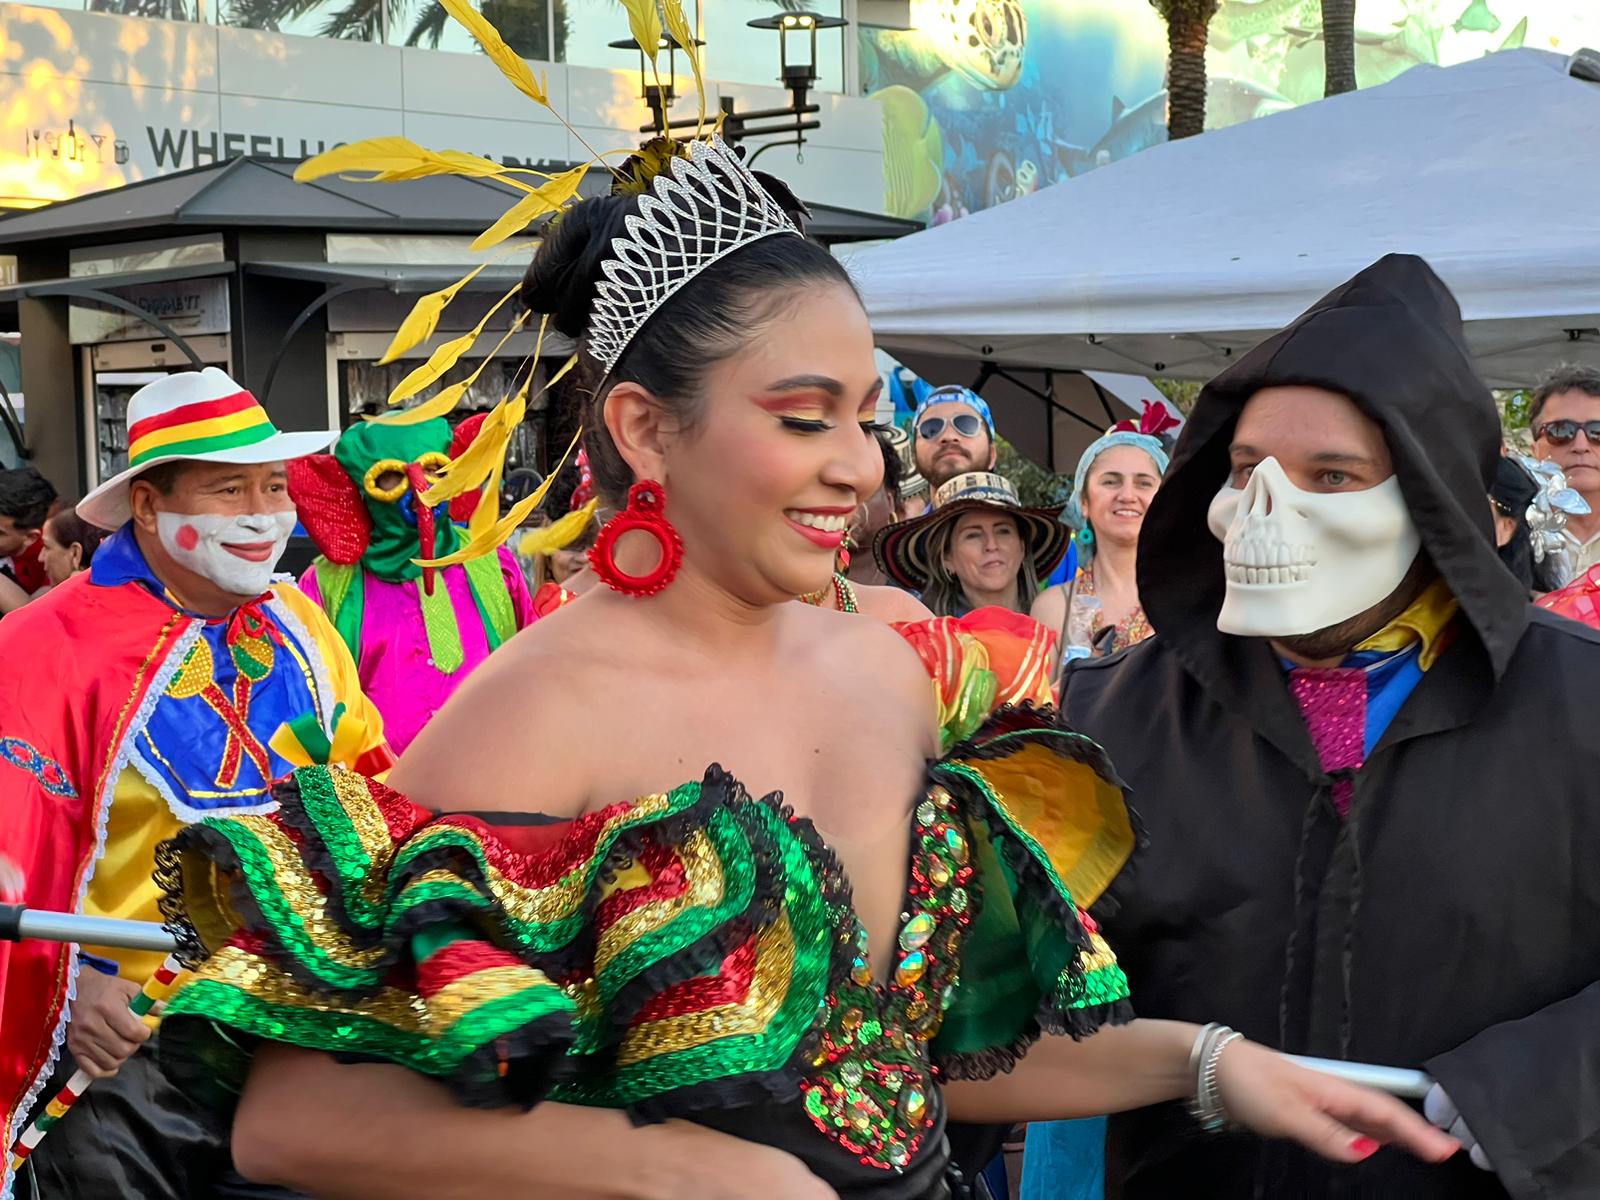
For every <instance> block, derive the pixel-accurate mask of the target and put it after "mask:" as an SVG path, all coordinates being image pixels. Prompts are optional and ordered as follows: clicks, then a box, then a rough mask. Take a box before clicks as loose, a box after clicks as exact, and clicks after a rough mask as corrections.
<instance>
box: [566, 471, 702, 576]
mask: <svg viewBox="0 0 1600 1200" xmlns="http://www.w3.org/2000/svg"><path fill="white" fill-rule="evenodd" d="M635 530H639V531H641V532H644V533H648V534H649V535H650V536H651V537H653V538H655V540H656V543H657V544H658V545H659V546H660V547H661V561H660V562H659V563H657V564H656V567H655V570H653V571H651V572H650V573H649V574H648V575H629V574H627V573H626V572H625V571H623V569H622V568H621V567H619V566H618V565H617V557H616V550H617V540H618V539H619V538H620V537H622V535H623V534H625V533H632V532H634V531H635ZM682 563H683V539H682V538H681V537H679V536H678V531H677V530H676V529H674V528H673V527H672V522H670V521H668V520H667V493H666V489H664V488H663V487H662V486H661V485H660V484H659V483H657V482H656V481H655V480H653V479H641V480H640V481H639V482H638V483H636V484H634V485H633V486H632V487H631V488H629V489H628V507H627V508H625V509H624V510H623V511H621V512H619V513H618V514H617V515H616V516H614V517H612V518H611V520H609V521H607V522H606V523H605V525H604V526H602V527H601V529H600V532H599V534H597V535H596V536H595V539H594V545H593V546H591V547H590V548H589V565H590V566H592V567H593V568H594V573H595V574H596V575H598V576H599V577H600V578H601V579H602V580H603V581H604V582H605V585H606V586H607V587H609V588H610V589H611V590H612V591H614V592H621V593H622V594H623V595H624V596H654V595H655V594H656V593H657V592H659V591H660V590H661V589H662V588H664V587H666V586H667V584H669V583H671V582H672V581H673V579H675V578H676V577H677V574H678V567H679V566H680V565H681V564H682Z"/></svg>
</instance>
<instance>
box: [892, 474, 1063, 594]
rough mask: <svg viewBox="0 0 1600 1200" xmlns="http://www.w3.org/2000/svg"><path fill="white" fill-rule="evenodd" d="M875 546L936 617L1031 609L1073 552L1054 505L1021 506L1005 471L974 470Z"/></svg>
mask: <svg viewBox="0 0 1600 1200" xmlns="http://www.w3.org/2000/svg"><path fill="white" fill-rule="evenodd" d="M872 552H873V554H874V555H875V556H876V558H877V560H878V566H879V567H880V569H882V570H883V571H884V573H885V574H887V575H888V576H889V577H890V578H891V579H893V580H894V581H895V582H896V583H898V584H899V585H900V586H901V587H903V588H907V589H909V590H911V591H914V592H920V593H921V595H922V602H923V603H924V604H926V605H927V606H928V608H929V609H930V610H931V611H932V612H933V613H934V615H935V616H941V617H962V616H965V615H967V614H968V613H970V612H973V611H975V610H977V609H980V608H986V607H997V608H1005V609H1010V610H1011V611H1012V612H1017V613H1026V612H1027V611H1028V605H1029V604H1030V603H1031V602H1032V600H1033V598H1034V596H1035V595H1037V594H1038V591H1039V580H1040V579H1041V578H1043V577H1045V576H1047V575H1049V574H1050V572H1051V571H1053V570H1054V569H1055V567H1056V564H1057V563H1059V562H1060V561H1061V556H1062V555H1063V554H1065V553H1066V552H1067V531H1066V529H1064V528H1063V527H1062V525H1061V523H1060V522H1059V521H1057V520H1056V511H1055V510H1054V509H1043V508H1024V507H1022V504H1021V502H1020V501H1019V500H1018V499H1017V492H1016V489H1015V488H1014V487H1012V486H1011V481H1010V480H1009V479H1007V478H1006V477H1005V476H1003V475H996V474H994V473H993V472H990V471H969V472H967V473H966V474H965V475H957V476H956V477H955V478H953V479H951V480H950V481H949V482H947V483H946V484H945V485H944V486H943V487H941V488H940V489H939V491H938V493H937V494H936V496H935V499H934V507H933V511H932V512H929V513H927V514H926V515H924V516H921V517H918V518H917V519H916V520H914V521H903V522H901V523H900V524H898V525H890V526H887V527H886V528H884V529H881V530H879V531H878V535H877V537H876V538H874V539H873V545H872Z"/></svg>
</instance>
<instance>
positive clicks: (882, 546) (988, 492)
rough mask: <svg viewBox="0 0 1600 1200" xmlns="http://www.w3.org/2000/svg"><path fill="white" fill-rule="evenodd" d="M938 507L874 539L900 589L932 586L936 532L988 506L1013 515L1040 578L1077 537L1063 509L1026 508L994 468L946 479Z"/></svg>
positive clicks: (879, 555) (937, 498)
mask: <svg viewBox="0 0 1600 1200" xmlns="http://www.w3.org/2000/svg"><path fill="white" fill-rule="evenodd" d="M933 505H934V506H933V508H932V510H930V511H929V512H927V513H926V514H924V515H923V516H920V517H917V518H915V519H914V520H910V521H901V522H900V523H899V524H897V525H889V526H886V527H885V528H883V529H880V530H879V531H878V536H877V537H875V538H873V540H872V554H873V557H874V558H876V559H877V560H878V567H879V569H881V570H882V571H883V573H884V574H885V575H887V576H888V577H889V578H890V579H893V580H894V581H895V582H896V583H898V584H899V585H900V586H901V587H904V588H909V589H911V590H912V591H916V592H920V591H922V590H923V589H924V588H926V587H927V586H928V580H929V578H930V577H931V575H932V571H933V565H932V556H931V552H930V547H931V545H932V542H933V535H934V533H935V532H936V531H938V530H939V529H941V528H943V527H944V526H945V525H948V524H950V523H951V522H953V521H955V519H956V518H957V517H959V516H960V515H961V514H962V513H965V512H971V511H973V510H974V509H985V508H987V509H997V510H999V511H1001V512H1004V513H1005V514H1006V515H1007V516H1010V517H1012V518H1014V519H1015V520H1016V522H1017V528H1018V529H1019V530H1020V531H1021V533H1022V540H1023V542H1024V543H1025V544H1026V545H1027V547H1028V554H1029V556H1030V557H1032V559H1033V569H1034V573H1035V574H1036V575H1037V576H1038V577H1039V578H1040V579H1043V578H1045V577H1046V576H1048V575H1049V574H1050V572H1051V571H1053V570H1055V568H1056V565H1057V564H1058V563H1060V561H1061V558H1062V556H1063V555H1065V554H1066V552H1067V542H1068V540H1069V538H1070V537H1071V536H1072V534H1071V530H1069V529H1068V528H1067V527H1066V526H1065V525H1063V524H1062V523H1061V521H1060V515H1061V510H1060V509H1059V508H1024V507H1023V506H1022V501H1021V500H1019V499H1018V498H1017V489H1016V488H1014V487H1013V486H1012V485H1011V481H1010V480H1009V479H1007V478H1006V477H1005V476H1004V475H996V474H995V473H994V472H992V471H967V472H965V473H964V474H961V475H957V476H956V477H955V478H953V479H949V480H947V481H946V482H945V483H944V485H943V486H942V487H940V488H939V490H938V491H937V492H936V493H935V494H934V500H933Z"/></svg>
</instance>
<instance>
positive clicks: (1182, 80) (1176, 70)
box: [1150, 0, 1219, 141]
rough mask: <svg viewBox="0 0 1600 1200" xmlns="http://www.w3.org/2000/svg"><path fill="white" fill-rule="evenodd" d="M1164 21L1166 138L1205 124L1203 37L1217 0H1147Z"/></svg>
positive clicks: (1194, 130)
mask: <svg viewBox="0 0 1600 1200" xmlns="http://www.w3.org/2000/svg"><path fill="white" fill-rule="evenodd" d="M1150 3H1151V4H1153V5H1155V7H1156V11H1158V12H1159V13H1160V14H1161V19H1162V20H1164V21H1165V22H1166V23H1167V138H1168V139H1169V140H1171V141H1176V140H1177V139H1178V138H1183V137H1193V136H1194V135H1195V134H1197V133H1201V132H1203V131H1204V130H1205V127H1206V39H1207V36H1208V34H1209V32H1210V28H1211V18H1212V17H1214V16H1216V15H1217V6H1218V3H1219V0H1150Z"/></svg>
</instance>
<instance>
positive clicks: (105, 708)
mask: <svg viewBox="0 0 1600 1200" xmlns="http://www.w3.org/2000/svg"><path fill="white" fill-rule="evenodd" d="M333 436H334V435H333V433H331V432H328V433H280V432H278V430H277V429H276V428H275V427H274V426H273V424H272V421H271V420H270V418H269V417H268V416H267V413H266V410H265V409H264V408H262V406H261V405H260V404H259V403H258V402H257V401H256V399H255V397H254V396H252V395H251V394H250V393H249V392H248V391H246V390H245V389H244V388H243V387H241V386H240V385H239V384H238V383H236V382H234V381H233V380H232V379H230V378H229V377H228V376H227V374H225V373H224V372H222V371H220V370H217V369H216V368H206V369H205V370H203V371H200V372H185V373H182V374H175V375H171V376H168V377H166V378H164V379H161V380H159V381H157V382H154V383H151V384H149V385H147V386H146V387H144V388H142V389H140V391H139V392H137V393H136V394H135V395H134V396H133V398H132V399H131V401H130V402H129V406H128V442H129V451H128V455H129V466H128V468H127V469H126V470H124V471H122V472H121V473H120V474H118V475H116V476H115V477H113V478H112V479H109V480H107V481H106V482H105V483H103V484H102V485H101V486H100V487H98V488H97V489H95V491H93V492H91V493H90V494H89V496H88V497H87V498H86V499H85V500H84V501H83V502H82V503H81V504H80V505H79V506H78V512H79V514H80V515H81V516H82V517H84V519H86V520H88V521H91V522H93V523H94V524H97V525H101V526H103V527H105V528H107V529H112V530H115V532H114V533H112V534H111V536H110V537H108V538H107V539H106V540H105V541H104V542H102V543H101V545H100V548H99V551H98V552H97V553H96V555H95V560H94V562H93V564H92V565H91V567H90V569H89V570H88V571H87V572H84V573H82V574H80V575H78V576H75V577H74V578H73V579H71V580H69V581H68V582H66V583H65V584H62V585H61V586H60V587H57V588H55V589H53V590H52V591H51V592H50V593H49V595H47V596H46V597H44V598H43V599H42V600H39V601H38V602H36V603H34V604H30V605H28V606H27V608H26V610H23V611H21V612H18V613H17V614H15V615H14V616H13V617H9V618H7V620H6V621H5V623H4V625H3V627H0V658H3V659H4V661H5V663H6V666H7V669H6V671H5V672H4V676H3V678H0V732H3V733H4V734H5V745H7V746H11V747H25V750H22V751H20V752H19V753H16V754H13V755H11V756H9V757H8V760H7V761H8V762H10V763H11V764H12V765H9V766H5V765H0V855H3V856H4V857H8V858H10V859H12V860H13V861H14V862H15V863H16V864H17V865H18V867H19V868H21V870H22V872H23V873H24V875H25V877H26V880H27V883H26V896H25V899H26V903H27V904H28V906H29V907H33V908H43V909H55V910H74V911H78V912H82V913H84V914H87V915H91V916H107V917H120V918H126V919H132V920H139V921H156V922H159V921H161V920H162V913H161V910H160V907H159V904H158V897H159V895H160V892H159V888H158V886H157V884H156V883H155V880H154V878H153V876H154V873H155V871H156V868H157V847H158V846H159V845H160V844H161V842H163V841H164V840H166V839H167V838H169V837H171V836H172V835H173V834H175V833H176V832H177V831H178V829H179V827H180V826H181V825H183V824H187V823H191V822H195V821H200V820H203V819H205V818H206V817H208V816H211V815H237V814H239V813H241V812H262V811H266V810H267V809H269V808H270V807H273V802H272V799H271V796H270V794H269V792H268V788H269V785H270V784H271V782H272V781H273V780H274V779H276V778H279V777H281V776H282V775H284V774H286V773H288V772H289V771H290V770H292V769H293V768H294V767H295V766H297V765H301V764H302V763H303V762H306V761H312V760H315V761H327V762H339V763H343V764H344V765H348V766H352V767H355V768H356V769H359V770H362V771H364V772H366V773H368V774H375V773H378V772H381V771H384V770H386V769H387V767H388V766H389V765H390V764H391V763H392V761H393V758H392V755H390V753H389V750H388V747H387V744H386V743H385V741H384V737H383V725H382V719H381V718H380V717H379V715H378V712H377V710H376V709H375V708H373V707H372V705H371V704H370V703H369V702H368V701H367V699H366V698H365V696H364V695H363V694H362V691H361V686H360V682H359V679H358V676H357V673H356V667H355V664H354V662H352V661H351V658H350V654H349V651H348V650H347V649H346V648H345V644H344V642H343V640H342V639H341V638H340V637H339V636H338V634H337V633H336V632H335V631H334V629H333V627H332V625H331V624H330V623H329V622H328V620H327V618H326V617H325V616H324V615H323V612H322V609H321V608H320V607H318V606H317V605H316V604H315V603H313V602H312V601H311V600H310V599H308V598H307V597H306V596H304V595H302V594H301V593H300V592H299V591H298V590H296V589H295V587H294V586H293V585H292V584H290V583H285V582H274V580H273V571H274V568H275V566H276V564H277V562H278V558H279V556H280V555H281V554H282V553H283V550H284V546H285V543H286V542H287V541H288V538H289V535H290V533H291V531H292V530H293V529H294V525H295V511H294V505H293V502H292V501H291V500H290V498H289V492H288V485H287V479H286V475H285V470H284V460H285V459H288V458H293V457H297V456H299V455H303V454H308V453H311V452H312V451H315V450H319V449H321V448H323V447H324V446H326V445H327V444H328V443H329V442H330V441H331V440H332V439H333ZM17 765H24V766H25V769H23V770H18V769H16V767H17ZM21 949H27V950H29V953H30V954H31V955H32V957H31V958H24V959H23V960H22V961H21V962H20V963H19V961H18V959H17V957H16V956H15V955H14V956H13V959H12V962H11V963H10V966H9V969H8V971H7V972H6V974H5V994H4V996H3V997H0V1003H3V1004H4V1011H5V1013H6V1022H7V1026H8V1028H7V1029H6V1031H5V1032H6V1034H7V1035H10V1034H12V1033H13V1032H15V1033H17V1034H18V1035H20V1038H19V1040H20V1041H21V1042H22V1043H23V1044H25V1045H27V1046H28V1047H30V1055H28V1056H24V1055H15V1056H12V1055H6V1056H0V1063H3V1064H5V1066H4V1067H0V1112H4V1114H5V1129H4V1134H5V1137H6V1142H5V1144H6V1145H8V1146H9V1145H10V1144H11V1141H12V1139H14V1138H15V1136H16V1134H17V1133H18V1132H19V1129H20V1126H21V1123H22V1122H23V1121H24V1120H26V1119H27V1116H28V1110H29V1109H30V1107H31V1108H32V1109H34V1110H35V1112H36V1111H37V1109H38V1108H39V1107H40V1106H41V1105H42V1104H43V1102H44V1101H46V1100H48V1099H49V1098H50V1097H51V1096H52V1095H53V1094H54V1093H55V1090H56V1089H57V1087H58V1086H59V1084H60V1082H63V1081H64V1080H65V1078H66V1077H67V1075H68V1074H70V1071H71V1068H72V1067H73V1066H77V1067H81V1068H82V1069H83V1070H84V1071H85V1072H87V1073H88V1074H89V1075H90V1076H91V1078H94V1079H96V1080H99V1081H101V1082H100V1083H98V1085H97V1086H96V1088H95V1090H94V1092H93V1093H92V1099H91V1100H89V1101H88V1102H86V1103H85V1104H83V1105H79V1106H78V1108H77V1109H75V1110H74V1111H73V1113H72V1116H71V1119H70V1120H68V1121H64V1122H63V1123H62V1125H61V1127H60V1128H59V1129H58V1130H55V1131H54V1132H53V1133H52V1135H51V1137H50V1138H48V1139H47V1140H46V1141H44V1142H43V1143H41V1144H40V1146H39V1148H38V1150H37V1151H36V1152H35V1153H34V1154H33V1155H32V1156H31V1157H30V1158H29V1159H28V1161H27V1165H26V1167H25V1170H26V1171H27V1172H29V1173H31V1174H32V1175H33V1176H34V1179H33V1181H32V1182H33V1183H34V1185H35V1187H36V1191H37V1193H38V1194H40V1195H45V1196H59V1197H63V1198H68V1197H80V1196H81V1197H89V1196H99V1195H104V1194H105V1189H106V1188H107V1187H113V1186H114V1187H115V1189H116V1190H117V1191H118V1192H119V1194H126V1195H130V1196H131V1195H137V1196H141V1197H146V1198H156V1200H164V1198H171V1200H177V1198H178V1197H182V1196H190V1195H211V1194H213V1190H212V1189H213V1187H214V1186H215V1187H221V1186H223V1183H224V1181H225V1180H226V1178H227V1177H228V1175H229V1174H230V1173H231V1166H230V1163H229V1157H228V1148H227V1136H226V1134H227V1127H226V1121H225V1118H222V1117H220V1115H219V1114H217V1113H215V1112H212V1111H209V1108H208V1106H206V1105H203V1104H200V1103H197V1102H194V1101H192V1100H191V1099H190V1098H188V1097H186V1096H185V1095H183V1094H182V1093H181V1092H179V1090H178V1089H177V1088H176V1087H174V1086H173V1085H172V1083H171V1082H170V1081H169V1080H168V1078H167V1076H166V1075H165V1073H164V1068H163V1066H162V1064H161V1062H160V1061H159V1060H158V1059H157V1056H156V1054H155V1053H154V1051H153V1049H152V1048H150V1047H145V1048H143V1049H141V1046H143V1044H144V1043H145V1042H146V1041H147V1040H148V1039H149V1038H150V1036H151V1035H150V1031H149V1030H148V1029H147V1028H146V1027H145V1025H144V1024H143V1022H141V1021H140V1020H139V1018H137V1017H135V1016H134V1015H133V1013H132V1012H131V1011H130V1008H129V1001H130V1000H131V999H132V998H133V997H134V996H136V995H138V993H139V991H140V989H141V987H142V986H143V985H144V984H145V982H146V981H147V980H148V979H149V978H150V977H151V976H152V975H153V973H154V972H155V969H156V967H157V966H158V965H159V964H160V962H161V959H162V955H161V954H160V953H154V954H150V953H141V952H134V951H125V950H117V949H110V948H100V947H93V946H86V947H82V948H77V947H68V946H56V945H54V944H51V943H23V946H22V948H21ZM21 949H19V951H18V953H20V952H21ZM52 988H54V989H55V991H54V993H53V995H52V993H51V989H52ZM22 995H25V996H27V997H28V998H29V1000H30V1001H31V1005H32V1006H31V1007H28V1006H27V1004H28V1001H23V1002H22V1003H23V1005H24V1006H23V1007H20V1008H19V1007H18V997H19V996H22ZM68 996H71V997H72V999H71V1004H70V1014H69V1010H68V1005H67V1003H66V1001H67V998H68ZM47 1001H48V1002H47ZM18 1013H22V1014H24V1015H25V1017H26V1019H25V1020H24V1019H23V1018H22V1017H14V1014H18ZM69 1015H70V1020H69ZM14 1019H15V1020H18V1022H19V1024H20V1025H22V1026H25V1028H18V1027H15V1026H13V1025H12V1022H13V1020H14ZM63 1034H64V1042H65V1051H66V1053H65V1054H64V1055H61V1056H60V1058H59V1061H58V1060H57V1051H56V1049H55V1048H56V1047H58V1046H60V1045H61V1043H62V1041H63V1036H62V1035H63ZM7 1046H8V1047H9V1046H10V1041H9V1038H8V1039H7ZM33 1047H37V1049H31V1048H33ZM136 1052H137V1053H136ZM166 1052H167V1053H168V1054H170V1053H172V1052H173V1051H171V1050H168V1051H166ZM113 1076H114V1078H113ZM108 1180H114V1181H115V1183H114V1184H110V1183H108V1182H107V1181H108ZM249 1187H250V1185H247V1184H244V1183H243V1182H242V1181H237V1183H236V1184H235V1185H234V1190H232V1191H228V1192H227V1194H228V1195H232V1196H239V1197H244V1196H248V1195H250V1194H251V1193H250V1191H249V1190H248V1189H249ZM218 1194H221V1193H218Z"/></svg>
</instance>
